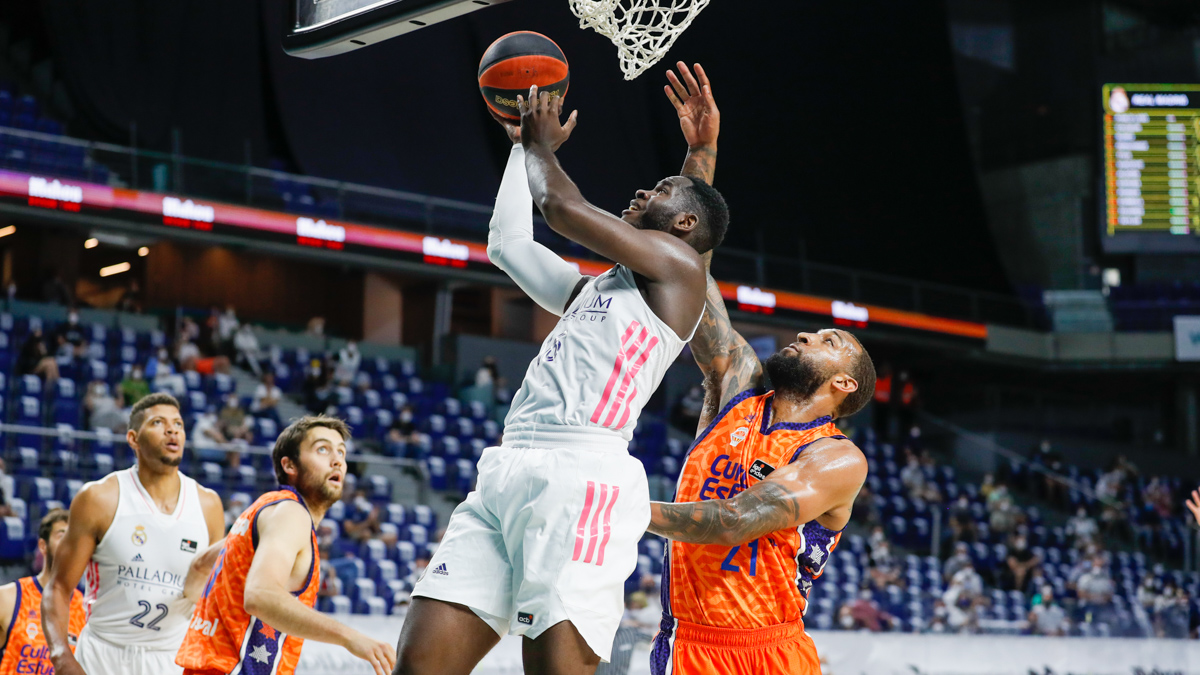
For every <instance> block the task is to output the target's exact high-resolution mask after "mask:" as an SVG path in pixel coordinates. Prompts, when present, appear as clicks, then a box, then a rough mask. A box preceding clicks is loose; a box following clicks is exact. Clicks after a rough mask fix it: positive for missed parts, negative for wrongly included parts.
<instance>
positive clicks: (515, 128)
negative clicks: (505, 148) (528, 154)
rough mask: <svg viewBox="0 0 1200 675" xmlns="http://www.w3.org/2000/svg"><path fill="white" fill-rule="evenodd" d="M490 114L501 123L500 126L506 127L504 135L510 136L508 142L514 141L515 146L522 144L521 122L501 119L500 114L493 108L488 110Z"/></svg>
mask: <svg viewBox="0 0 1200 675" xmlns="http://www.w3.org/2000/svg"><path fill="white" fill-rule="evenodd" d="M488 114H489V115H491V116H492V119H494V120H496V121H497V122H499V123H500V126H502V127H504V133H506V134H508V140H510V141H512V144H513V145H516V144H517V143H520V142H521V123H520V122H519V121H514V120H510V119H508V118H507V117H501V116H500V114H499V113H497V112H496V111H495V110H492V109H491V108H488Z"/></svg>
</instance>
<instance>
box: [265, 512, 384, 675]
mask: <svg viewBox="0 0 1200 675" xmlns="http://www.w3.org/2000/svg"><path fill="white" fill-rule="evenodd" d="M268 508H269V510H266V509H264V511H263V512H260V515H259V517H258V532H259V537H258V546H257V547H256V548H255V549H254V561H253V562H251V563H250V570H249V571H247V572H246V591H245V595H244V596H243V602H244V603H245V608H246V611H247V612H248V613H249V614H250V615H251V616H256V617H258V618H259V619H261V620H262V621H263V622H264V623H267V624H269V625H270V626H271V627H272V628H274V629H276V630H278V631H280V632H281V633H286V634H288V635H294V636H296V637H298V638H302V639H305V640H316V641H317V642H327V643H329V644H335V645H341V646H342V647H345V648H346V649H347V650H348V651H349V652H350V653H351V654H354V655H355V656H357V657H358V658H360V659H363V660H364V661H367V662H368V663H370V664H371V667H372V668H374V670H375V672H376V673H377V674H378V675H388V674H389V673H391V672H392V668H394V667H395V665H396V650H395V649H393V648H392V646H391V645H388V644H385V643H382V642H379V641H377V640H374V639H372V638H370V637H368V636H366V635H363V634H362V633H360V632H358V631H356V630H354V629H353V628H350V627H349V626H346V625H343V624H342V623H340V622H338V621H336V620H334V619H333V618H332V617H329V616H326V615H324V614H322V613H320V612H318V611H317V610H315V609H313V608H311V607H309V606H308V605H305V604H304V603H303V602H300V599H299V598H297V597H296V596H295V595H293V594H292V589H291V584H290V582H289V580H290V578H291V575H292V568H293V567H295V565H296V561H297V560H298V559H299V558H300V555H301V553H302V552H303V551H305V550H306V549H308V548H309V547H310V546H311V544H312V539H311V537H312V517H311V516H310V515H309V513H308V510H307V509H305V508H304V507H303V506H300V505H299V504H297V503H296V502H280V503H279V504H277V505H275V506H272V507H268Z"/></svg>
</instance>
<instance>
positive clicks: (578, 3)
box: [571, 0, 709, 80]
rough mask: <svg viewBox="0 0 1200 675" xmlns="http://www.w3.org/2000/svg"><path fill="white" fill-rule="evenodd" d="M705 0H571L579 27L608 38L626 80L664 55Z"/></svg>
mask: <svg viewBox="0 0 1200 675" xmlns="http://www.w3.org/2000/svg"><path fill="white" fill-rule="evenodd" d="M708 3H709V0H571V11H572V12H574V13H575V16H577V17H579V27H580V28H591V29H592V30H594V31H596V32H597V33H599V34H601V35H603V36H605V37H607V38H608V39H609V40H612V43H613V44H614V45H616V46H617V56H618V58H620V59H621V72H623V73H625V79H626V80H632V79H634V78H635V77H637V76H638V75H641V74H642V73H643V72H645V71H646V69H648V68H649V67H650V66H652V65H654V64H655V63H658V61H659V60H660V59H662V57H664V56H666V55H667V52H668V51H669V50H670V49H671V45H673V44H675V39H676V38H678V37H679V35H680V34H681V33H683V31H685V30H687V27H688V26H690V25H692V21H693V20H694V19H695V18H696V15H697V14H699V13H700V10H702V9H704V8H705V7H707V6H708Z"/></svg>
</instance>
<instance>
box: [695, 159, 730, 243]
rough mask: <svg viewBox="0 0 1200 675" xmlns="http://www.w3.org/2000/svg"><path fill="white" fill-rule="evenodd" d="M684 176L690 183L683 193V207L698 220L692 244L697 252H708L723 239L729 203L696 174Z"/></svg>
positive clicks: (726, 229) (727, 220)
mask: <svg viewBox="0 0 1200 675" xmlns="http://www.w3.org/2000/svg"><path fill="white" fill-rule="evenodd" d="M686 178H687V179H688V180H690V181H692V184H691V186H690V187H688V188H687V190H686V192H685V193H684V196H685V200H686V201H685V204H686V206H685V207H684V208H685V209H687V210H689V211H691V212H693V213H695V214H696V218H697V219H698V220H699V222H698V223H697V226H696V227H697V232H696V237H695V239H694V240H693V241H692V246H693V247H695V249H696V251H698V252H699V253H708V252H709V251H711V250H713V249H714V248H717V247H718V246H720V245H721V242H722V241H724V240H725V233H726V232H727V231H728V230H729V205H728V204H726V203H725V198H724V197H722V196H721V193H720V192H717V189H716V188H714V187H713V186H711V185H709V184H708V183H705V182H704V181H703V180H702V179H700V178H697V177H696V176H687V177H686Z"/></svg>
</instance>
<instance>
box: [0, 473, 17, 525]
mask: <svg viewBox="0 0 1200 675" xmlns="http://www.w3.org/2000/svg"><path fill="white" fill-rule="evenodd" d="M14 487H16V481H14V480H13V477H12V476H10V475H8V465H7V464H5V463H4V460H3V459H0V518H6V517H7V516H11V515H12V507H11V506H9V505H8V498H7V495H11V494H13V488H14ZM6 509H7V511H6Z"/></svg>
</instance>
